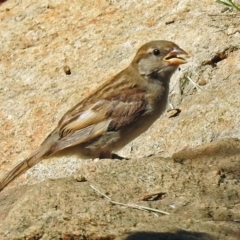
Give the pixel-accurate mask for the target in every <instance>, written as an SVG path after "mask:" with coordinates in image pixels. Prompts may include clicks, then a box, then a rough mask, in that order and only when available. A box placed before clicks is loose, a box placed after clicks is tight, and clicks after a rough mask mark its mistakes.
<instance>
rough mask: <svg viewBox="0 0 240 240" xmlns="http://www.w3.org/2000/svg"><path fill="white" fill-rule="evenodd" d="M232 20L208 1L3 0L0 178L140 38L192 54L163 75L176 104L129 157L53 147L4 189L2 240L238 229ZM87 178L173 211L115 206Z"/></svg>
mask: <svg viewBox="0 0 240 240" xmlns="http://www.w3.org/2000/svg"><path fill="white" fill-rule="evenodd" d="M239 19H240V13H239V12H237V11H233V10H231V9H227V8H225V7H224V6H223V5H220V4H217V3H215V2H214V1H209V0H205V1H190V0H183V1H177V0H173V1H158V0H152V1H143V2H141V3H137V2H135V1H124V0H123V1H107V0H105V1H104V0H100V1H68V2H67V3H66V1H61V0H60V1H56V0H52V1H47V0H43V1H39V0H36V1H34V2H32V1H29V0H26V1H11V0H9V1H2V2H1V3H0V22H1V24H0V40H1V47H0V76H1V78H0V101H1V106H0V109H1V110H0V118H1V122H0V124H1V132H0V137H1V150H0V178H1V176H2V175H3V174H4V173H5V172H7V171H8V170H10V169H11V168H12V167H13V166H14V165H15V164H16V163H18V162H20V161H21V160H23V159H24V158H25V157H27V156H28V155H29V154H30V153H31V152H33V151H34V150H35V149H36V148H37V147H38V146H39V145H40V144H41V142H42V141H43V139H44V138H45V137H46V136H47V135H48V133H49V132H50V131H51V130H52V129H53V128H54V127H55V126H56V125H57V122H58V120H59V119H60V117H61V116H62V115H63V114H64V113H65V112H66V111H67V110H68V109H69V108H70V107H72V106H74V105H75V104H76V103H77V102H78V101H79V100H80V99H82V98H83V97H85V96H87V95H88V94H89V92H91V91H92V90H93V89H95V88H96V87H97V86H99V85H100V84H101V83H102V82H103V81H105V80H107V79H109V78H111V77H112V76H114V75H115V74H116V73H117V72H118V71H120V70H122V69H123V68H124V67H126V66H127V65H128V64H129V63H130V62H131V59H132V58H133V56H134V54H135V52H136V50H137V49H138V47H139V46H141V45H142V44H144V43H146V42H148V41H151V40H155V39H167V40H172V41H174V42H176V43H177V44H178V45H179V46H181V47H182V48H183V49H184V50H186V51H187V52H188V53H189V54H190V56H191V58H190V59H189V63H188V64H187V65H185V66H182V67H181V71H178V72H177V73H176V74H175V76H174V78H173V81H172V82H171V92H170V104H171V105H173V107H174V108H179V109H181V112H180V114H179V115H178V116H175V117H170V116H171V115H172V114H173V113H174V112H173V111H171V112H166V113H165V114H164V115H163V116H162V117H161V118H160V119H159V120H158V121H157V122H156V123H155V124H154V125H153V126H152V128H151V129H149V131H148V132H146V133H144V134H143V135H142V136H140V137H139V138H138V139H136V140H134V141H133V142H132V143H130V144H129V145H128V146H126V147H125V148H124V149H123V150H121V151H120V152H119V154H120V155H122V156H126V157H130V158H131V160H129V161H126V160H123V161H120V162H119V161H110V160H103V161H97V160H94V161H92V160H84V161H82V160H80V159H79V157H78V156H77V155H65V156H61V157H59V156H58V157H52V158H49V159H46V160H44V161H42V162H41V163H40V164H38V165H37V166H36V167H34V168H33V169H31V170H29V171H28V172H27V173H26V174H24V175H23V176H21V177H20V178H19V179H18V180H16V181H15V182H13V183H12V184H11V185H10V186H9V187H8V189H6V190H5V191H3V192H1V193H0V239H114V238H115V237H117V236H119V238H120V239H124V238H125V239H128V240H130V239H166V238H167V237H168V238H169V239H238V236H239V235H240V226H239V225H240V223H239V222H240V219H239V216H240V209H239V206H240V200H239V199H240V193H239V189H240V188H239V178H240V172H239V169H240V152H239V141H238V140H237V139H240V121H239V119H240V113H239V102H240V94H239V92H240V77H239V76H240V64H239V62H240V43H239V37H240V36H239V35H240V29H239ZM67 68H69V69H70V72H71V74H70V75H68V74H67V71H66V69H67ZM192 82H193V83H192ZM196 83H198V84H199V85H200V87H199V86H196V85H195V84H196ZM169 109H170V105H169ZM224 138H228V139H225V140H221V139H224ZM202 144H204V145H202ZM199 145H202V146H199ZM181 149H183V150H181ZM180 150H181V151H180ZM172 155H173V158H171V156H172ZM73 176H75V177H73ZM81 176H84V177H85V178H86V180H87V181H86V182H78V179H81ZM49 178H51V179H52V178H60V179H55V180H53V179H52V180H49ZM45 179H48V180H46V181H44V182H42V183H40V182H41V181H43V180H45ZM23 184H24V185H25V186H20V185H23ZM26 184H27V185H26ZM30 184H35V185H33V186H30ZM89 184H92V185H94V186H95V187H96V188H97V189H99V190H101V191H102V192H103V193H105V194H107V195H109V196H110V197H112V199H113V200H115V201H118V202H123V203H138V204H141V205H146V206H148V207H153V208H157V209H162V210H164V211H167V212H169V213H170V214H169V215H160V214H157V215H158V217H157V216H156V215H155V214H154V213H152V212H148V211H140V210H137V209H132V208H128V207H123V206H119V205H112V204H111V203H110V202H109V201H108V200H107V199H105V198H103V197H101V195H99V194H98V193H96V191H95V190H93V189H92V188H90V186H89ZM16 186H18V187H17V188H15V187H16ZM156 192H157V193H158V192H159V193H166V194H165V195H164V194H163V198H162V199H159V200H158V201H150V202H149V201H147V202H146V201H141V199H142V198H143V197H144V196H146V195H148V194H152V193H156ZM36 199H37V201H36ZM143 231H145V232H143ZM153 231H154V232H155V233H153ZM127 232H130V235H129V234H127V235H124V236H122V237H120V235H122V234H124V233H127Z"/></svg>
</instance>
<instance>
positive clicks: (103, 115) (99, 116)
mask: <svg viewBox="0 0 240 240" xmlns="http://www.w3.org/2000/svg"><path fill="white" fill-rule="evenodd" d="M145 107H146V101H145V99H144V94H143V93H142V92H141V93H136V92H129V94H128V95H124V97H122V96H120V97H117V96H115V97H114V98H112V99H109V100H107V99H105V100H99V101H98V102H96V103H95V104H93V105H92V106H91V107H90V108H88V109H86V110H85V111H83V112H82V113H80V114H79V115H78V116H74V117H72V118H69V119H68V120H67V121H65V122H64V125H63V126H62V127H60V139H59V140H58V141H57V142H56V143H55V144H54V145H53V146H52V147H51V149H50V151H49V153H48V154H49V155H51V154H53V153H54V152H57V151H59V150H61V149H64V148H67V147H71V146H75V145H79V144H83V143H86V142H89V141H92V140H93V139H95V138H97V137H99V136H101V135H104V134H105V133H106V132H107V131H115V130H118V129H120V128H122V127H124V126H126V125H127V124H129V123H131V122H133V121H134V119H136V118H137V117H139V116H140V115H142V114H144V111H145ZM70 116H71V115H70Z"/></svg>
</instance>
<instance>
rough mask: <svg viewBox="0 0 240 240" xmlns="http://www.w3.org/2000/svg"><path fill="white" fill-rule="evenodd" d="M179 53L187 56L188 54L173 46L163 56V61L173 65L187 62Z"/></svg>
mask: <svg viewBox="0 0 240 240" xmlns="http://www.w3.org/2000/svg"><path fill="white" fill-rule="evenodd" d="M179 55H184V56H188V54H187V53H186V52H185V51H184V50H182V49H181V48H179V47H174V49H173V50H172V51H171V52H170V53H168V55H167V56H165V57H164V58H163V60H164V61H165V62H168V64H169V65H173V66H178V65H180V64H184V63H187V60H186V59H185V58H183V57H181V56H179Z"/></svg>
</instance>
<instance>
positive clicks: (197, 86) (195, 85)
mask: <svg viewBox="0 0 240 240" xmlns="http://www.w3.org/2000/svg"><path fill="white" fill-rule="evenodd" d="M187 79H188V80H189V81H190V82H191V83H192V84H193V85H194V87H195V88H197V89H198V90H202V88H201V87H200V86H199V85H198V84H197V83H195V82H194V81H193V80H192V79H191V78H190V77H189V76H187Z"/></svg>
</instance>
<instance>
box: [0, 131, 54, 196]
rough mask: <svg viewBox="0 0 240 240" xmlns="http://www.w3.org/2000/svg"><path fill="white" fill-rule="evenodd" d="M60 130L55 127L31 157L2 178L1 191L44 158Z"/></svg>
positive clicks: (0, 182)
mask: <svg viewBox="0 0 240 240" xmlns="http://www.w3.org/2000/svg"><path fill="white" fill-rule="evenodd" d="M58 138H59V135H58V130H57V129H55V130H54V131H53V132H52V133H51V134H50V135H49V136H48V137H47V138H46V140H45V141H44V142H43V143H42V145H41V146H40V148H39V149H38V150H37V151H36V152H34V153H33V154H32V155H31V156H30V157H28V158H27V159H25V160H23V161H22V162H20V163H19V164H18V165H16V166H15V167H14V168H13V169H12V170H11V171H9V172H8V173H7V174H6V175H5V176H3V178H2V179H1V180H0V192H1V191H2V190H3V189H4V188H5V187H6V186H7V185H8V184H9V183H10V182H12V181H13V180H14V179H15V178H17V177H19V176H20V175H22V174H23V173H24V172H26V171H27V170H28V169H30V168H31V167H33V166H34V165H36V164H37V163H39V162H40V161H41V160H42V157H44V156H45V154H46V153H47V152H48V151H49V149H50V148H51V146H52V145H53V144H54V143H55V142H56V141H57V140H58Z"/></svg>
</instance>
